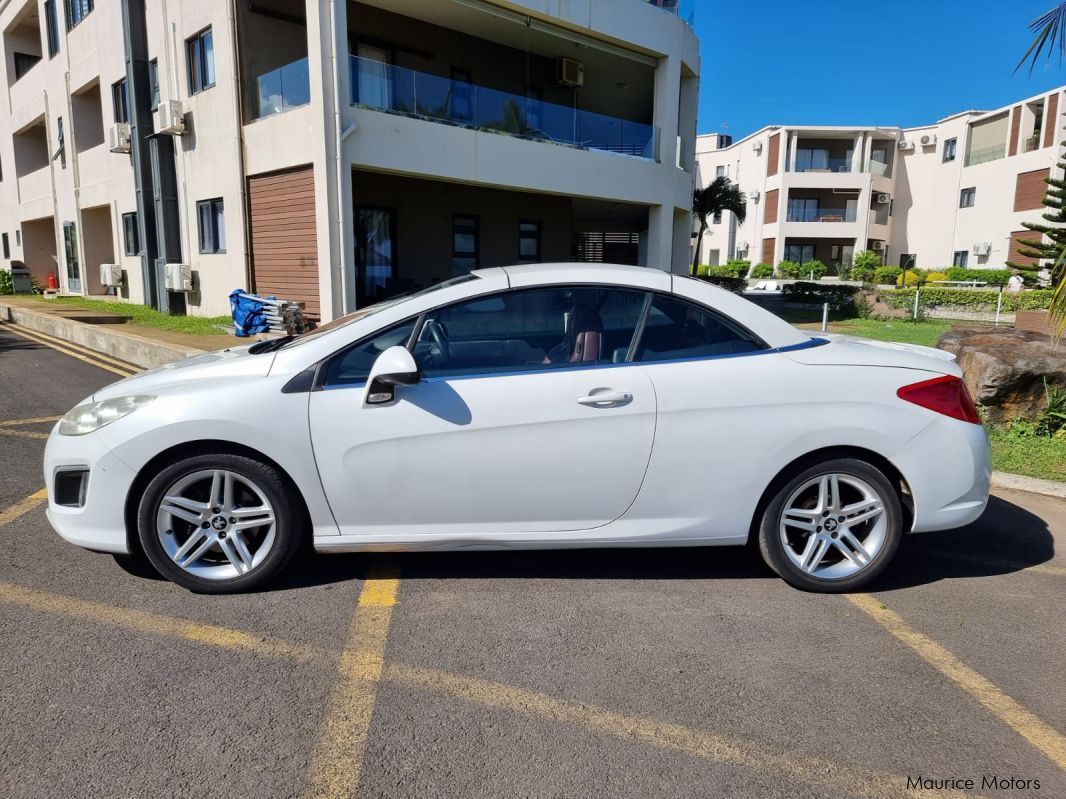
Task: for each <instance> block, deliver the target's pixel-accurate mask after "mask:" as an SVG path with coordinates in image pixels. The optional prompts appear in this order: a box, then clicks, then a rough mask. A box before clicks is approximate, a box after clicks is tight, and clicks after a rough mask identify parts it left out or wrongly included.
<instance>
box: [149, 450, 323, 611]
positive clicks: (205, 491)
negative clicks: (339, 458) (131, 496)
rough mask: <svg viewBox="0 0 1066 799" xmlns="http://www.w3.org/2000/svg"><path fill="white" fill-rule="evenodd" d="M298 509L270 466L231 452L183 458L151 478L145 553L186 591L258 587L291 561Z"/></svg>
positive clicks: (299, 532) (299, 530)
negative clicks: (186, 589)
mask: <svg viewBox="0 0 1066 799" xmlns="http://www.w3.org/2000/svg"><path fill="white" fill-rule="evenodd" d="M300 507H302V506H301V504H300V502H299V498H298V497H296V496H295V492H294V491H293V489H292V488H291V487H290V486H289V485H288V484H287V483H286V481H285V479H284V478H283V477H282V475H281V474H280V473H279V472H278V470H277V469H276V468H274V467H273V466H271V465H268V464H265V463H261V462H260V461H257V460H253V459H251V458H247V457H244V456H242V455H233V454H229V453H217V454H204V455H196V456H194V457H190V458H186V459H184V460H182V461H179V462H177V463H175V464H173V465H171V466H168V467H167V468H165V469H163V470H162V471H160V472H159V473H158V474H157V475H156V476H155V477H154V478H153V479H152V480H151V482H149V484H148V486H147V488H146V489H145V492H144V495H143V497H142V498H141V503H140V508H139V512H138V536H139V538H140V542H141V546H142V547H143V549H144V553H145V555H146V556H147V557H148V560H149V561H151V563H152V565H153V566H155V568H156V569H157V570H158V571H159V572H160V573H161V574H162V575H163V576H164V577H167V578H168V579H170V580H172V581H174V582H175V583H178V584H179V585H182V586H184V587H185V588H188V589H190V590H192V591H198V592H202V593H212V594H221V593H230V592H235V591H246V590H249V589H251V588H255V587H257V586H259V585H262V584H263V583H264V582H266V581H267V580H269V579H271V578H272V577H273V576H275V575H276V574H277V573H278V572H280V571H281V570H282V569H283V568H284V567H285V566H286V565H287V564H288V563H289V561H291V560H292V557H293V555H294V554H295V553H296V551H297V549H298V548H299V543H300V538H301V536H302V528H303V517H302V515H301V514H300V513H299V510H298V509H299V508H300Z"/></svg>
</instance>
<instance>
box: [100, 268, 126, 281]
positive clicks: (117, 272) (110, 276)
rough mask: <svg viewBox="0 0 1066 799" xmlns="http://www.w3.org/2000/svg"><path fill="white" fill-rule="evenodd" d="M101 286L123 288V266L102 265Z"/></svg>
mask: <svg viewBox="0 0 1066 799" xmlns="http://www.w3.org/2000/svg"><path fill="white" fill-rule="evenodd" d="M100 285H101V286H121V285H122V264H100Z"/></svg>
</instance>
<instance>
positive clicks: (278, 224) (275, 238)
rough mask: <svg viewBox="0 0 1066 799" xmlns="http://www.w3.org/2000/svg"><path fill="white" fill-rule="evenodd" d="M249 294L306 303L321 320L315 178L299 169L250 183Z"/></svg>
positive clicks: (309, 171) (258, 177) (306, 308)
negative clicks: (250, 275)
mask: <svg viewBox="0 0 1066 799" xmlns="http://www.w3.org/2000/svg"><path fill="white" fill-rule="evenodd" d="M248 214H249V218H250V220H251V223H250V238H251V257H252V275H253V280H254V286H253V290H254V291H255V292H256V293H257V294H275V295H277V296H278V297H280V298H282V299H286V300H292V301H294V302H302V303H304V311H305V313H306V314H307V316H309V317H311V318H314V319H318V318H319V316H320V307H319V297H318V233H317V230H316V219H315V177H314V170H313V168H312V167H309V166H308V167H299V168H297V169H291V170H287V171H285V172H276V173H273V174H270V175H256V176H253V177H249V178H248Z"/></svg>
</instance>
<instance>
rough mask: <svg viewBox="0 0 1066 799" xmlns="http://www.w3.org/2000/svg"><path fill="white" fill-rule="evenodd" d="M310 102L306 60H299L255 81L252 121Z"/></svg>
mask: <svg viewBox="0 0 1066 799" xmlns="http://www.w3.org/2000/svg"><path fill="white" fill-rule="evenodd" d="M310 102H311V84H310V80H309V77H308V72H307V59H306V58H300V59H298V60H296V61H293V62H291V63H289V64H285V65H284V66H281V67H278V68H277V69H274V70H271V71H270V72H266V73H264V74H262V75H260V76H259V77H258V78H257V79H256V106H255V107H254V108H253V109H251V115H250V116H251V118H252V119H262V118H263V117H269V116H273V115H274V114H281V113H284V112H286V111H290V110H292V109H293V108H299V107H300V106H302V105H307V104H308V103H310Z"/></svg>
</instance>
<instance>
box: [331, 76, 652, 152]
mask: <svg viewBox="0 0 1066 799" xmlns="http://www.w3.org/2000/svg"><path fill="white" fill-rule="evenodd" d="M349 62H350V65H349V66H350V69H351V86H352V98H351V99H352V102H353V103H355V104H358V105H363V106H367V107H369V108H374V109H377V110H380V111H388V112H390V113H394V114H405V115H409V116H416V117H421V118H424V119H430V120H434V121H437V122H446V123H449V124H453V125H461V126H465V127H471V128H478V129H480V130H489V131H494V132H497V133H505V134H509V135H512V136H520V137H522V138H528V139H536V140H540V141H551V142H556V143H560V144H568V145H571V146H574V147H581V148H584V149H589V150H606V151H608V152H615V153H625V154H626V155H633V156H638V157H641V158H649V159H653V160H654V159H656V158H657V157H658V153H657V152H656V151H657V146H656V145H657V138H658V136H657V129H656V128H655V127H653V126H652V125H646V124H644V123H642V122H632V121H630V120H628V119H620V118H618V117H612V116H608V115H606V114H597V113H595V112H592V111H583V110H580V109H577V108H574V107H572V106H565V105H559V104H557V103H549V102H545V101H544V100H540V99H537V98H534V97H527V96H525V95H521V94H512V93H510V92H503V91H498V90H496V89H489V88H486V87H484V86H478V85H476V84H473V83H467V82H465V81H459V80H452V79H450V78H445V77H442V76H440V75H432V74H430V73H428V72H419V71H418V70H414V69H407V68H406V67H398V66H395V65H393V64H386V63H383V62H381V61H374V60H372V59H368V58H360V57H358V56H349Z"/></svg>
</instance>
